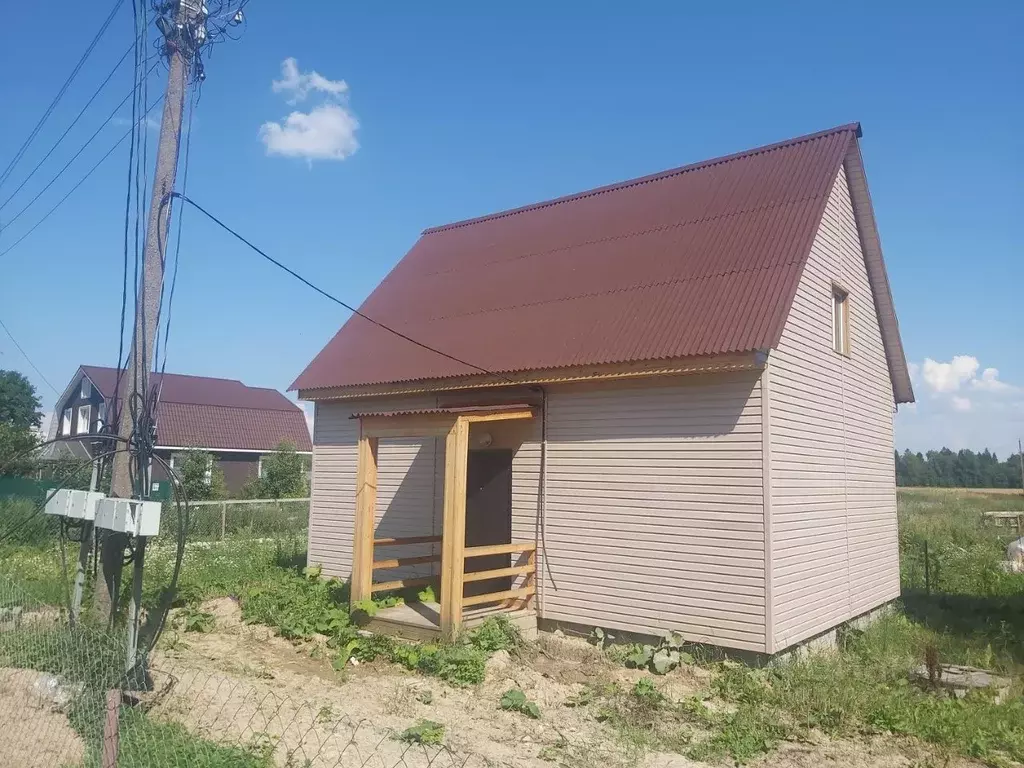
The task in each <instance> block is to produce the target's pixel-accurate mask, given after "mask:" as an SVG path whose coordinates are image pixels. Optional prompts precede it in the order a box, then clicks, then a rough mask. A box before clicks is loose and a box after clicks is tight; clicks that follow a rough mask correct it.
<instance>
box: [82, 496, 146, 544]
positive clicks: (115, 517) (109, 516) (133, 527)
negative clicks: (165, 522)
mask: <svg viewBox="0 0 1024 768" xmlns="http://www.w3.org/2000/svg"><path fill="white" fill-rule="evenodd" d="M96 527H97V528H105V529H106V530H108V531H116V532H117V533H127V534H129V535H131V536H156V535H157V534H158V533H160V502H159V501H138V500H136V499H103V500H101V501H100V503H99V504H97V505H96Z"/></svg>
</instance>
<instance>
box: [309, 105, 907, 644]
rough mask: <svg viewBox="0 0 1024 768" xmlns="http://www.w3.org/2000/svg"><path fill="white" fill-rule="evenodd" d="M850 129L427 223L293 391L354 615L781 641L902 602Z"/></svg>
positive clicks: (886, 318) (329, 542) (889, 343)
mask: <svg viewBox="0 0 1024 768" xmlns="http://www.w3.org/2000/svg"><path fill="white" fill-rule="evenodd" d="M860 136H861V130H860V126H859V125H856V124H854V125H846V126H842V127H839V128H835V129H832V130H828V131H823V132H821V133H817V134H813V135H810V136H803V137H800V138H796V139H792V140H789V141H784V142H781V143H779V144H774V145H771V146H766V147H761V148H759V149H754V150H750V151H747V152H741V153H739V154H735V155H730V156H728V157H722V158H717V159H714V160H709V161H706V162H702V163H697V164H694V165H689V166H685V167H682V168H677V169H674V170H670V171H665V172H663V173H658V174H654V175H651V176H646V177H644V178H640V179H634V180H631V181H626V182H622V183H619V184H613V185H610V186H607V187H602V188H600V189H594V190H590V191H588V192H582V193H580V194H576V195H570V196H568V197H563V198H559V199H556V200H549V201H547V202H543V203H539V204H536V205H529V206H525V207H523V208H518V209H515V210H511V211H505V212H502V213H498V214H494V215H490V216H483V217H481V218H477V219H471V220H468V221H462V222H458V223H455V224H449V225H446V226H442V227H437V228H435V229H429V230H427V231H425V232H424V233H423V235H422V237H421V238H420V239H419V241H418V242H417V243H416V244H415V245H414V246H413V248H412V250H411V251H409V253H408V254H406V256H405V257H404V258H403V259H402V260H401V261H400V262H399V263H398V265H397V266H396V267H395V268H394V269H393V270H392V271H391V273H390V274H389V275H388V276H387V277H386V278H385V279H384V280H383V281H382V282H381V283H380V285H379V286H378V287H377V288H376V290H374V292H373V293H372V294H371V295H370V297H369V298H368V299H367V300H366V301H365V302H364V303H363V305H362V306H361V308H360V312H361V315H362V316H360V315H354V316H352V317H351V318H350V319H349V320H348V321H347V322H346V323H345V325H344V326H343V327H342V328H341V330H340V331H339V332H338V333H337V335H336V336H335V337H334V338H333V339H332V340H331V341H330V342H329V343H328V344H327V346H326V347H325V348H324V349H323V351H322V352H321V353H320V354H319V355H317V357H316V358H315V359H314V360H313V361H312V362H311V363H310V364H309V366H308V367H307V368H306V370H305V371H304V372H303V373H302V374H301V375H300V376H299V377H298V379H297V380H296V382H295V383H294V385H293V387H294V388H297V389H298V390H299V395H300V397H301V398H302V399H306V400H312V401H315V403H316V416H315V427H314V438H313V443H314V446H313V481H312V505H311V511H310V516H311V517H310V526H309V562H310V564H317V565H321V566H322V568H323V572H324V573H325V574H329V575H334V576H337V577H339V578H342V579H348V578H350V577H351V579H352V597H353V600H360V599H363V598H365V597H368V596H370V595H371V594H373V593H379V592H381V591H383V590H391V589H396V588H400V587H412V586H421V585H425V584H428V583H429V584H432V585H433V587H434V590H435V594H436V596H437V598H438V602H439V606H438V605H434V604H430V603H424V604H413V605H407V606H404V607H403V608H402V609H401V610H400V611H391V612H390V613H389V611H382V612H381V613H379V614H378V616H377V627H378V628H379V629H384V630H388V631H394V632H398V633H399V634H407V635H411V636H428V635H430V634H434V633H437V632H443V633H453V632H457V631H458V630H459V628H460V627H462V626H464V625H465V624H467V623H472V621H474V620H476V619H478V618H479V617H481V616H484V615H487V614H488V613H490V612H493V611H496V610H501V611H509V612H511V613H512V615H513V616H514V617H515V618H516V619H518V620H519V621H521V622H528V623H530V624H531V625H532V624H535V623H536V622H537V621H540V622H542V626H555V625H569V626H570V627H575V628H589V627H594V626H599V627H602V628H608V629H616V630H625V631H630V632H636V633H643V634H659V633H662V632H664V631H667V630H676V631H679V632H681V633H682V634H683V635H684V636H685V637H686V638H687V639H689V640H691V641H694V642H704V643H710V644H714V645H718V646H724V647H728V648H734V649H744V650H749V651H757V652H763V653H769V654H771V653H776V652H778V651H781V650H784V649H786V648H788V647H790V646H792V645H794V644H797V643H800V642H801V641H805V640H807V639H809V638H812V637H814V636H816V635H819V634H821V633H823V632H825V631H828V630H830V629H831V628H833V627H835V626H837V625H839V624H841V623H843V622H845V621H847V620H850V619H853V618H855V617H858V616H860V615H863V614H866V613H868V612H871V611H872V610H873V609H875V608H877V607H879V606H881V605H883V604H884V603H886V602H888V601H891V600H892V599H894V598H895V597H897V595H898V594H899V555H898V549H897V522H896V486H895V473H894V466H893V460H892V457H893V414H894V411H895V408H896V406H897V404H899V403H909V402H912V401H913V392H912V389H911V383H910V377H909V374H908V369H907V363H906V359H905V356H904V352H903V346H902V343H901V341H900V334H899V328H898V325H897V321H896V314H895V311H894V308H893V301H892V296H891V293H890V290H889V282H888V278H887V276H886V271H885V266H884V264H883V260H882V251H881V246H880V243H879V237H878V230H877V227H876V225H875V218H874V214H873V212H872V206H871V199H870V197H869V195H868V187H867V181H866V178H865V172H864V164H863V161H862V158H861V152H860V147H859V141H858V140H859V138H860Z"/></svg>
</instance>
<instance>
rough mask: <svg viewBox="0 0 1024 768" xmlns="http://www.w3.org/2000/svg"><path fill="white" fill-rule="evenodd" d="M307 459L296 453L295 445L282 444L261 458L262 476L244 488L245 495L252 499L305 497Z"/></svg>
mask: <svg viewBox="0 0 1024 768" xmlns="http://www.w3.org/2000/svg"><path fill="white" fill-rule="evenodd" d="M308 462H309V458H308V457H307V456H303V455H301V454H299V453H297V452H296V450H295V446H294V445H293V444H292V443H289V442H282V443H281V444H279V445H278V446H277V448H276V449H275V450H274V452H273V453H268V454H265V455H264V456H263V460H262V464H263V474H262V476H261V477H254V478H252V479H251V480H250V481H249V482H248V483H246V487H245V495H246V496H248V497H250V498H254V499H288V498H293V499H294V498H300V497H303V496H307V495H309V481H308V470H309V463H308Z"/></svg>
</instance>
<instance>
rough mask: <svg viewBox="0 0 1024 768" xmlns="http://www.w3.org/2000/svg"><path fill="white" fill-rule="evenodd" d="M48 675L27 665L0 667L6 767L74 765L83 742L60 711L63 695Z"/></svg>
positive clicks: (64, 703) (0, 728)
mask: <svg viewBox="0 0 1024 768" xmlns="http://www.w3.org/2000/svg"><path fill="white" fill-rule="evenodd" d="M49 683H50V677H49V676H48V675H43V674H41V673H39V672H34V671H32V670H29V669H12V668H4V669H0V734H2V738H3V742H2V747H0V749H2V755H3V765H4V766H6V768H53V766H59V765H78V764H79V763H81V761H82V759H83V757H84V755H85V745H84V744H83V743H82V740H81V738H80V737H79V736H78V734H77V733H75V731H74V730H73V729H72V728H71V726H70V725H69V724H68V718H67V715H65V714H64V712H63V711H62V710H63V709H64V708H66V706H67V696H66V695H64V694H63V693H62V692H61V691H60V690H59V689H58V690H57V691H56V693H55V692H54V691H53V688H52V687H51V686H50V685H48V684H49Z"/></svg>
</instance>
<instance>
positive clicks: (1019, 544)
mask: <svg viewBox="0 0 1024 768" xmlns="http://www.w3.org/2000/svg"><path fill="white" fill-rule="evenodd" d="M1006 562H1007V570H1009V571H1010V573H1024V536H1021V537H1020V538H1019V539H1017V540H1016V541H1011V542H1010V546H1008V547H1007V548H1006Z"/></svg>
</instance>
